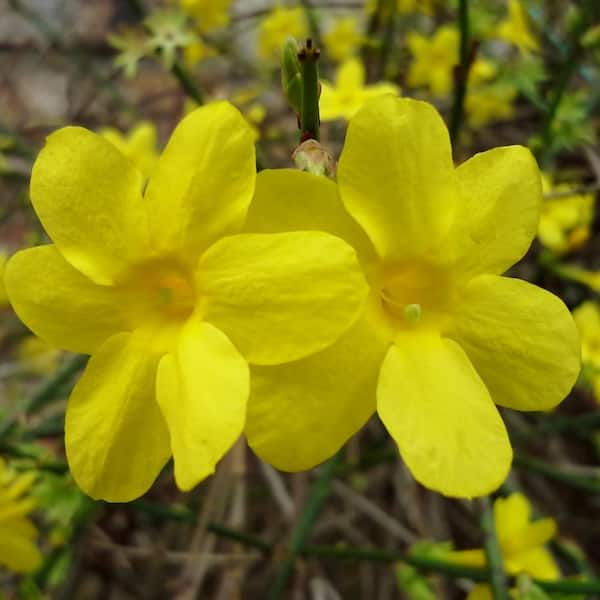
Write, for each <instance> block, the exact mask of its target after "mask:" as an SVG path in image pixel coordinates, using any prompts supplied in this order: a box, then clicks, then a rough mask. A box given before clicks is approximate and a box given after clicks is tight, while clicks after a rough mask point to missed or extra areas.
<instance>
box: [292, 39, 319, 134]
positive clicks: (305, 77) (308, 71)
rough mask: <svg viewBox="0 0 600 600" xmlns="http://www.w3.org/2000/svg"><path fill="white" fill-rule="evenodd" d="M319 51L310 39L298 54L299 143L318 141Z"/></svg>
mask: <svg viewBox="0 0 600 600" xmlns="http://www.w3.org/2000/svg"><path fill="white" fill-rule="evenodd" d="M319 55H320V52H319V49H318V48H315V46H314V45H313V41H312V40H311V39H308V40H306V43H305V44H304V46H303V47H302V48H301V49H300V51H299V52H298V59H299V60H300V66H301V68H302V111H301V114H300V129H301V138H300V141H301V142H304V141H305V140H310V139H313V140H317V141H319V140H320V137H321V135H320V115H319Z"/></svg>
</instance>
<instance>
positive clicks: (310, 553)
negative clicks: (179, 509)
mask: <svg viewBox="0 0 600 600" xmlns="http://www.w3.org/2000/svg"><path fill="white" fill-rule="evenodd" d="M136 503H137V501H136ZM209 528H210V530H211V531H212V532H213V533H215V534H216V535H218V536H220V537H224V538H227V539H231V540H234V541H237V542H241V543H242V544H244V545H246V546H248V547H251V548H255V549H257V550H261V551H262V552H264V553H265V554H271V553H272V552H273V546H272V545H271V544H269V543H268V542H265V541H264V540H262V539H260V538H257V537H255V536H249V535H246V534H244V533H241V532H238V531H235V530H232V529H230V528H228V527H224V526H222V525H217V524H212V525H210V526H209ZM298 554H299V556H303V557H305V558H311V557H313V558H329V559H333V560H340V561H342V560H348V561H370V562H382V563H396V562H405V563H407V564H409V565H412V566H413V567H415V568H417V569H419V570H420V571H422V572H424V573H439V574H440V575H445V576H447V577H451V578H456V579H462V578H466V579H471V580H473V581H478V582H486V581H489V579H490V572H489V570H488V569H487V568H482V567H468V566H465V565H459V564H455V563H451V562H446V561H443V560H439V559H434V558H428V557H423V556H418V555H415V554H411V553H410V552H402V551H398V550H380V549H378V548H352V547H347V546H321V545H306V546H304V547H303V548H302V550H301V551H300V552H299V553H298ZM533 581H534V583H535V584H536V585H537V586H538V587H540V588H542V589H543V590H545V591H547V592H554V593H563V594H586V593H598V592H600V580H598V579H594V578H589V579H577V580H575V579H573V580H570V579H564V580H562V581H538V580H535V579H534V580H533Z"/></svg>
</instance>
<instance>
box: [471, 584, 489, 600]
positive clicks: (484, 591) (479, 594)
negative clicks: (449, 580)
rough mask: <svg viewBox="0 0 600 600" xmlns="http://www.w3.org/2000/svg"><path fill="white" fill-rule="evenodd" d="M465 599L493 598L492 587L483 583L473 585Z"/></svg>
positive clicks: (481, 599) (485, 599)
mask: <svg viewBox="0 0 600 600" xmlns="http://www.w3.org/2000/svg"><path fill="white" fill-rule="evenodd" d="M466 600H494V597H493V596H492V589H491V588H490V586H489V585H487V584H485V583H482V584H479V585H475V586H473V587H472V588H471V590H470V591H469V595H468V596H467V598H466Z"/></svg>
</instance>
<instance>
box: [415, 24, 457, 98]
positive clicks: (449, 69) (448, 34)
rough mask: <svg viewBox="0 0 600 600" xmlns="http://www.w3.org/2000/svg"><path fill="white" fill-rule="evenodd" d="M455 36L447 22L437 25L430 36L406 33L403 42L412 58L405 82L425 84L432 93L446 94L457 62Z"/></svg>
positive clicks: (417, 84) (453, 29) (451, 82)
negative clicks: (404, 41)
mask: <svg viewBox="0 0 600 600" xmlns="http://www.w3.org/2000/svg"><path fill="white" fill-rule="evenodd" d="M458 37H459V35H458V31H457V30H456V28H455V27H452V26H450V25H444V26H442V27H439V28H438V29H437V30H436V32H435V33H434V34H433V36H431V37H425V36H424V35H421V34H420V33H416V32H411V33H409V34H408V35H407V37H406V42H407V44H408V49H409V50H410V53H411V54H412V55H413V58H414V60H413V62H412V63H411V65H410V67H409V69H408V80H407V81H408V85H410V86H413V87H418V86H426V87H429V89H430V90H431V92H432V93H433V94H434V95H436V96H445V95H446V94H448V93H449V92H450V90H451V89H452V85H453V69H454V67H455V65H457V64H458Z"/></svg>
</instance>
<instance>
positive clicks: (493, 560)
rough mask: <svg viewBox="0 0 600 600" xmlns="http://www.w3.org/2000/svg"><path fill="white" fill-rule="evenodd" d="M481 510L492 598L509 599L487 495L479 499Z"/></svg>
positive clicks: (484, 547)
mask: <svg viewBox="0 0 600 600" xmlns="http://www.w3.org/2000/svg"><path fill="white" fill-rule="evenodd" d="M481 504H482V506H483V511H482V514H481V529H482V531H483V536H484V539H483V549H484V551H485V557H486V560H487V564H488V570H489V574H490V587H491V588H492V597H493V598H494V600H509V598H508V585H507V582H506V573H505V572H504V562H503V560H502V550H501V548H500V543H499V542H498V537H497V535H496V525H495V523H494V511H493V509H492V503H491V502H490V499H489V497H485V498H482V499H481Z"/></svg>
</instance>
